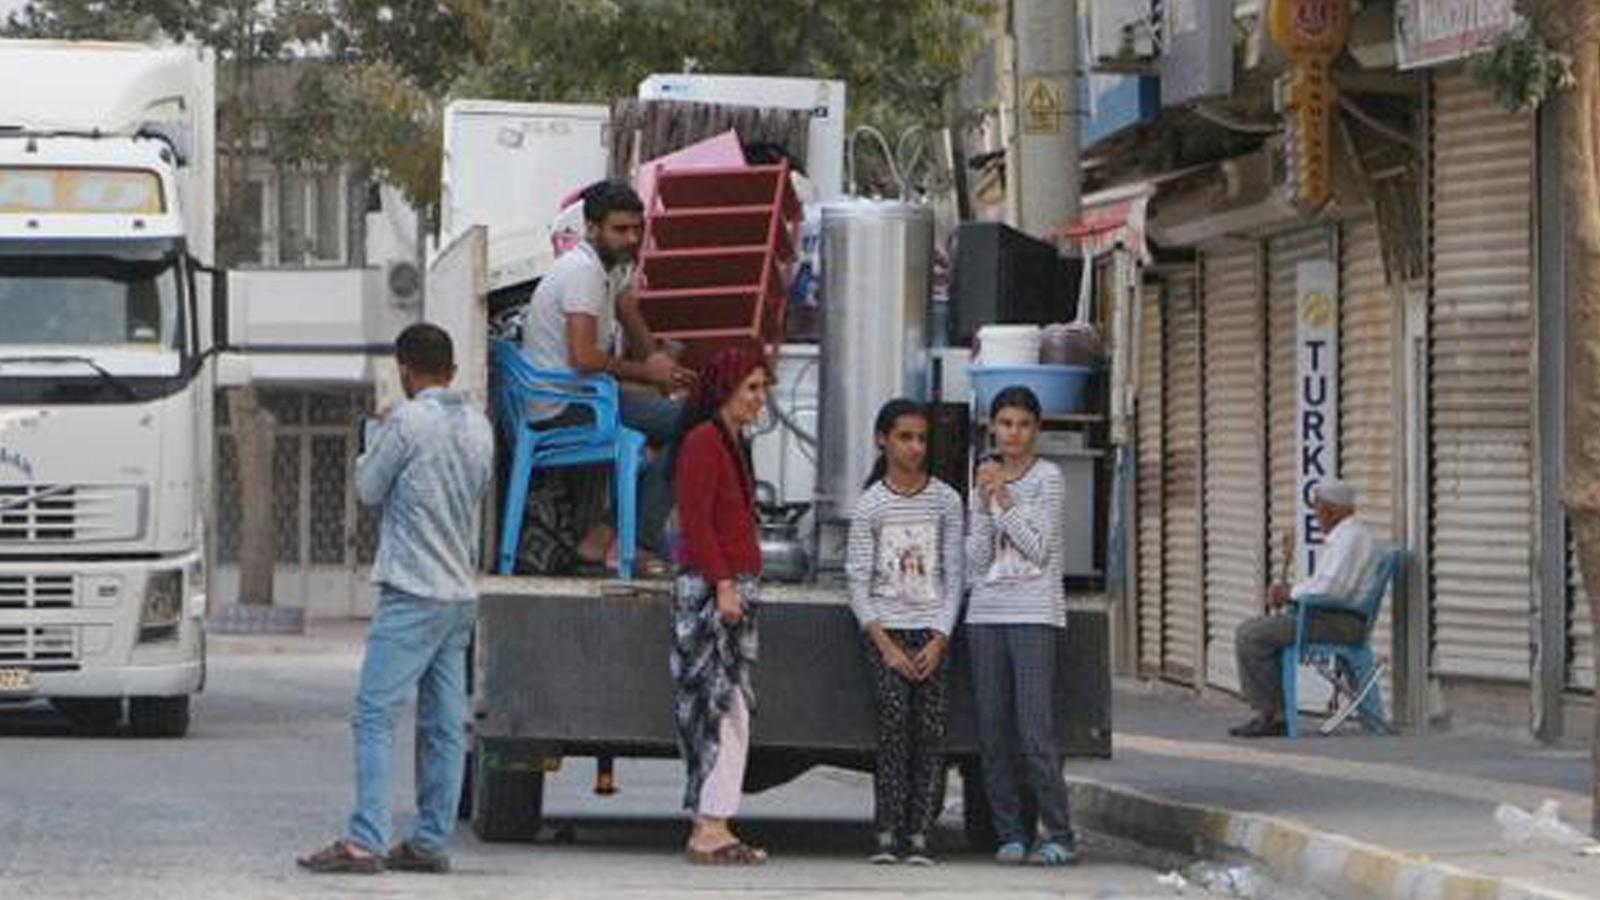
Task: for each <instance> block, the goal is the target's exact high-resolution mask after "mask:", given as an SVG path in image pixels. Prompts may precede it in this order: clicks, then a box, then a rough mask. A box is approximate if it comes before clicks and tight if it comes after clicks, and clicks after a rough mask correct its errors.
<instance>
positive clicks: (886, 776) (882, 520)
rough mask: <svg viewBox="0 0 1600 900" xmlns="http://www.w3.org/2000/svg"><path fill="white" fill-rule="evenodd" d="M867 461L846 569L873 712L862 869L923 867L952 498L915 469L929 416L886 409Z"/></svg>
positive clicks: (957, 509) (952, 585)
mask: <svg viewBox="0 0 1600 900" xmlns="http://www.w3.org/2000/svg"><path fill="white" fill-rule="evenodd" d="M874 431H875V432H876V433H877V440H878V450H879V456H878V462H877V464H876V466H875V467H874V468H873V472H872V475H871V477H869V478H868V479H867V484H866V486H865V490H864V492H863V493H862V495H861V498H860V499H859V500H857V501H856V507H855V512H854V514H853V515H852V516H851V518H850V539H849V544H848V553H847V558H846V570H847V572H848V575H849V578H850V606H851V608H852V609H853V610H854V611H855V614H856V618H857V619H858V620H860V622H861V628H862V633H863V641H864V645H865V647H864V649H865V651H866V657H867V668H868V671H869V672H870V674H871V677H872V689H873V696H874V698H875V700H876V703H877V709H878V758H877V767H876V770H875V773H874V776H873V793H874V799H875V801H876V805H877V814H876V822H877V829H878V845H877V849H876V852H875V853H873V855H872V857H871V861H872V862H874V863H894V862H898V861H900V860H901V859H902V858H903V859H904V860H905V861H906V862H908V863H911V864H913V865H932V864H933V857H932V856H931V855H929V851H928V831H929V829H930V828H931V827H932V826H933V823H934V820H935V819H936V818H937V817H938V815H939V811H940V809H941V807H942V806H943V797H942V796H941V791H942V789H943V786H944V778H943V775H944V767H945V760H944V750H943V746H942V745H943V742H944V728H945V710H946V689H945V684H946V670H947V669H948V668H949V667H948V665H947V664H946V659H945V658H946V653H945V651H946V649H947V648H948V647H949V645H950V633H951V631H952V630H953V629H954V628H955V624H956V619H957V617H958V616H959V615H960V612H961V592H962V587H963V576H962V560H961V555H962V546H961V544H962V537H961V530H962V529H961V526H962V521H961V520H962V511H961V498H960V496H958V495H957V494H956V492H955V491H954V490H952V489H951V487H950V486H949V485H947V484H945V483H944V482H942V481H940V480H939V479H937V478H934V477H932V476H931V475H929V474H928V473H927V471H926V468H925V464H926V462H927V459H928V416H927V412H926V411H925V410H924V409H923V408H922V407H921V406H919V405H918V404H916V403H914V402H912V401H910V400H906V399H903V398H902V399H895V400H891V401H889V402H888V403H887V404H885V405H884V407H883V408H882V409H881V410H879V412H878V420H877V422H876V424H875V428H874Z"/></svg>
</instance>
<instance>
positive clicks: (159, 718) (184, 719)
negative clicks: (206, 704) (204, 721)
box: [128, 694, 189, 738]
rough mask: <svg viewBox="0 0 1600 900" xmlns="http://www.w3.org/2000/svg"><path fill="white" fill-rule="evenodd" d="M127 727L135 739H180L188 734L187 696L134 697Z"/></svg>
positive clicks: (129, 703) (129, 708)
mask: <svg viewBox="0 0 1600 900" xmlns="http://www.w3.org/2000/svg"><path fill="white" fill-rule="evenodd" d="M128 725H129V728H130V730H132V732H133V734H134V736H135V737H146V738H180V737H183V736H184V735H186V734H188V733H189V696H188V695H187V694H185V695H183V696H181V697H134V698H133V699H132V700H130V701H128Z"/></svg>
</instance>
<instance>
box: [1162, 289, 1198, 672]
mask: <svg viewBox="0 0 1600 900" xmlns="http://www.w3.org/2000/svg"><path fill="white" fill-rule="evenodd" d="M1195 288H1196V285H1195V279H1194V278H1193V277H1176V278H1173V279H1172V280H1171V281H1170V282H1169V287H1168V293H1167V329H1166V365H1165V368H1166V373H1165V374H1166V385H1165V388H1164V390H1163V393H1162V399H1163V401H1164V405H1165V417H1164V418H1165V420H1166V429H1165V440H1166V447H1165V450H1166V458H1165V460H1164V463H1165V464H1164V466H1163V469H1164V475H1165V477H1164V478H1163V479H1162V485H1163V490H1162V498H1161V506H1162V519H1163V521H1164V526H1165V527H1164V534H1163V538H1164V551H1165V552H1164V554H1163V563H1164V566H1165V573H1164V574H1165V575H1166V578H1165V591H1164V595H1165V596H1164V600H1165V602H1164V604H1163V610H1162V617H1163V618H1162V624H1163V626H1164V628H1163V631H1162V637H1161V647H1162V649H1161V673H1162V675H1163V676H1165V677H1167V678H1170V679H1172V680H1173V681H1178V682H1182V683H1184V684H1197V683H1198V681H1197V678H1198V674H1199V671H1200V650H1201V647H1200V640H1201V636H1200V628H1201V591H1202V586H1201V580H1200V567H1201V559H1200V553H1201V543H1202V542H1201V538H1202V535H1201V531H1200V508H1199V499H1200V450H1201V448H1200V307H1199V302H1198V300H1199V298H1198V297H1197V296H1196V290H1195Z"/></svg>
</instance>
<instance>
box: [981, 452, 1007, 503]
mask: <svg viewBox="0 0 1600 900" xmlns="http://www.w3.org/2000/svg"><path fill="white" fill-rule="evenodd" d="M977 482H978V499H980V500H982V501H984V502H986V503H987V502H988V501H990V500H993V499H994V495H995V491H996V490H998V489H1001V488H1003V487H1004V485H1005V482H1004V480H1003V479H1002V477H1001V474H1000V464H999V463H997V462H995V461H994V460H989V461H987V462H984V463H980V464H979V465H978V476H977Z"/></svg>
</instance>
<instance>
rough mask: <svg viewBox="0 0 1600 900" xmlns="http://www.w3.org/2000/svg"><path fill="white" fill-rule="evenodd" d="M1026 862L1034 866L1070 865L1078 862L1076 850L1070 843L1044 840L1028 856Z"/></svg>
mask: <svg viewBox="0 0 1600 900" xmlns="http://www.w3.org/2000/svg"><path fill="white" fill-rule="evenodd" d="M1028 862H1030V863H1032V864H1033V865H1036V866H1071V865H1076V864H1077V862H1078V850H1077V848H1075V847H1073V846H1072V845H1071V844H1063V843H1061V842H1059V841H1045V842H1044V843H1042V844H1040V845H1039V847H1038V849H1036V850H1034V851H1033V855H1032V856H1030V857H1028Z"/></svg>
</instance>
